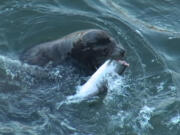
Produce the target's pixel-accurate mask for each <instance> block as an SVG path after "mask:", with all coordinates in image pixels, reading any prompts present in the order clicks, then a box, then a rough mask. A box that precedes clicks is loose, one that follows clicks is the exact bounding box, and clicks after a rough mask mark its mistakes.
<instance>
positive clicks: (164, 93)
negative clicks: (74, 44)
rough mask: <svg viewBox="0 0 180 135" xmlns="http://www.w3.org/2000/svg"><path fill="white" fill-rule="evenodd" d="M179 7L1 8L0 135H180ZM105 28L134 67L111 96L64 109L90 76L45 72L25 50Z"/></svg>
mask: <svg viewBox="0 0 180 135" xmlns="http://www.w3.org/2000/svg"><path fill="white" fill-rule="evenodd" d="M179 4H180V3H179V1H178V0H162V1H156V0H153V1H149V2H148V1H145V0H141V1H138V0H134V1H130V0H121V1H118V0H112V1H107V0H101V1H95V0H91V1H88V0H82V1H72V0H61V1H60V0H45V1H42V0H37V1H30V0H27V1H22V0H18V1H17V0H14V1H10V0H6V1H1V2H0V20H1V22H0V134H24V135H27V134H30V135H31V134H37V135H39V134H43V135H44V134H48V135H49V134H73V135H75V134H80V135H81V134H82V135H84V134H91V135H96V134H98V135H100V134H102V135H104V134H107V135H112V134H115V135H116V134H117V135H120V134H122V135H123V134H131V135H132V134H133V135H141V134H147V135H152V134H154V135H161V134H163V135H169V134H172V135H178V133H179V132H180V120H179V112H180V109H179V108H180V102H179V96H180V93H179V88H180V85H179V81H180V69H179V67H180V63H179V52H180V47H179V45H178V44H179V43H180V40H179V37H180V33H179V31H180V30H179V24H180V23H179V21H180V18H179V12H180V10H179ZM88 28H99V29H104V30H106V31H108V32H109V33H110V34H111V35H112V36H113V37H114V38H115V39H116V40H117V41H119V42H121V43H122V44H123V46H124V48H125V49H126V50H127V54H126V59H127V61H128V62H129V63H130V65H131V66H130V67H129V68H128V70H127V71H126V72H125V74H124V76H123V77H117V76H109V77H108V79H109V80H110V81H112V83H110V84H109V90H108V93H107V94H106V95H102V96H100V97H97V98H95V99H93V100H89V101H88V100H87V101H83V102H80V103H77V104H67V105H63V106H62V107H60V108H57V104H59V103H61V102H63V101H64V100H65V99H66V97H67V96H69V95H73V94H74V93H75V90H76V87H77V86H79V85H81V84H83V83H84V82H85V81H86V80H87V79H88V76H87V75H86V73H84V72H83V71H80V70H79V69H78V68H77V67H75V66H73V65H72V64H71V63H68V62H67V63H64V64H62V65H59V66H57V67H52V66H51V64H49V65H47V66H46V67H44V68H41V67H36V66H30V65H27V64H23V63H21V62H20V61H19V60H18V57H19V55H20V54H21V53H22V52H23V50H24V49H26V48H29V47H32V46H34V45H36V44H38V43H43V42H46V41H50V40H55V39H57V38H60V37H62V36H64V35H66V34H68V33H71V32H74V31H77V30H82V29H88Z"/></svg>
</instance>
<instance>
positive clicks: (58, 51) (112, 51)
mask: <svg viewBox="0 0 180 135" xmlns="http://www.w3.org/2000/svg"><path fill="white" fill-rule="evenodd" d="M124 53H125V51H124V49H123V47H122V45H121V44H118V43H116V41H115V40H114V38H112V37H111V36H110V35H109V34H108V33H107V32H106V31H103V30H98V29H89V30H84V31H79V32H74V33H72V34H69V35H67V36H65V37H63V38H61V39H58V40H55V41H51V42H47V43H42V44H39V45H36V46H34V47H32V48H31V49H29V50H27V51H25V52H24V53H23V54H22V56H21V57H20V59H21V60H22V61H23V62H26V63H28V64H32V65H39V66H44V65H46V64H47V63H48V62H50V61H52V62H54V63H59V62H61V61H63V60H66V59H68V58H73V59H75V60H76V61H78V62H80V63H82V64H83V65H85V66H87V67H88V68H90V69H93V70H95V69H96V68H97V67H99V66H100V65H101V64H102V63H104V62H105V61H106V60H107V59H109V58H113V59H116V58H117V59H119V58H121V57H123V56H124Z"/></svg>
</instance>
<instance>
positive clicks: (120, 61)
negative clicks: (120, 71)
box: [117, 59, 129, 67]
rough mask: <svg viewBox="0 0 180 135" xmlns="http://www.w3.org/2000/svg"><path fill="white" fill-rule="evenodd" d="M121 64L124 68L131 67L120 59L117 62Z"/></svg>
mask: <svg viewBox="0 0 180 135" xmlns="http://www.w3.org/2000/svg"><path fill="white" fill-rule="evenodd" d="M117 61H118V62H119V63H120V64H122V65H123V66H125V67H129V63H127V62H126V61H125V60H121V59H119V60H117Z"/></svg>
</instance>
